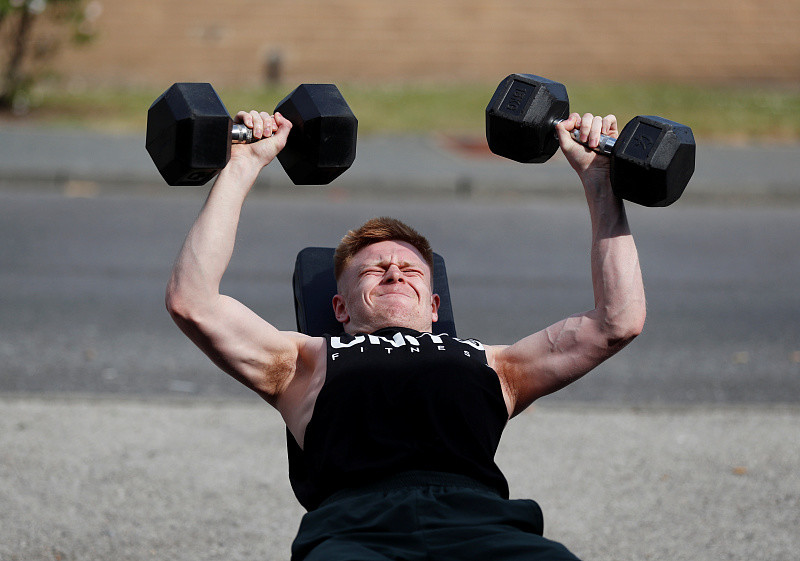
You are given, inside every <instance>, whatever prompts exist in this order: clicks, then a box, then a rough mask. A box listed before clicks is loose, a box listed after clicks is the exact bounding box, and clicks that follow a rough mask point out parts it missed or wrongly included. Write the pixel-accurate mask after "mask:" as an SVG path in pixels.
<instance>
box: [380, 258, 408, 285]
mask: <svg viewBox="0 0 800 561" xmlns="http://www.w3.org/2000/svg"><path fill="white" fill-rule="evenodd" d="M383 282H385V283H387V284H391V283H394V282H404V281H403V273H402V271H400V267H398V266H397V265H395V264H394V263H392V264H391V265H389V268H388V269H386V272H385V273H384V275H383Z"/></svg>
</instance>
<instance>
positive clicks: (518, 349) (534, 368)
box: [490, 312, 621, 416]
mask: <svg viewBox="0 0 800 561" xmlns="http://www.w3.org/2000/svg"><path fill="white" fill-rule="evenodd" d="M619 348H621V347H619ZM617 350H619V349H618V348H617V349H615V348H614V345H613V344H612V342H611V341H610V340H609V339H608V337H607V336H606V334H605V332H604V331H603V328H602V325H601V324H600V322H599V320H598V317H597V315H596V314H595V313H594V312H586V313H583V314H576V315H574V316H570V317H568V318H566V319H564V320H562V321H559V322H557V323H555V324H553V325H551V326H549V327H547V328H546V329H543V330H542V331H539V332H537V333H534V334H532V335H529V336H528V337H525V338H524V339H522V340H520V341H518V342H517V343H515V344H513V345H510V346H506V347H494V348H493V349H492V352H491V353H490V356H491V361H492V362H491V364H490V365H491V366H492V367H493V368H494V369H495V371H496V372H497V373H498V376H500V378H501V380H502V381H503V383H504V385H505V386H506V388H507V391H508V393H509V394H510V401H511V403H512V407H511V409H512V416H513V415H516V414H518V413H520V412H522V411H523V410H524V409H525V408H526V407H528V406H529V405H530V404H531V403H533V402H534V401H535V400H536V399H538V398H540V397H543V396H545V395H548V394H551V393H553V392H555V391H558V390H560V389H561V388H563V387H565V386H567V385H569V384H571V383H572V382H574V381H575V380H577V379H578V378H580V377H581V376H583V375H584V374H586V373H587V372H589V371H590V370H592V369H593V368H594V367H596V366H597V365H598V364H600V363H601V362H603V361H604V360H606V359H607V358H609V357H610V356H611V355H613V354H614V353H615V352H616V351H617Z"/></svg>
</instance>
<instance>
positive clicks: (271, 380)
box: [166, 114, 308, 405]
mask: <svg viewBox="0 0 800 561" xmlns="http://www.w3.org/2000/svg"><path fill="white" fill-rule="evenodd" d="M239 119H241V120H244V121H245V123H246V124H248V125H250V126H253V128H254V135H255V136H256V138H260V137H261V136H262V130H263V127H264V123H265V122H266V123H267V127H268V128H270V129H275V134H274V136H273V137H272V138H267V139H264V140H261V141H259V142H256V143H254V144H250V145H241V146H234V147H233V149H232V153H231V160H230V162H229V163H228V165H227V166H226V167H225V169H223V170H222V171H221V172H220V175H219V177H218V178H217V180H216V182H215V183H214V186H213V187H212V189H211V192H210V193H209V196H208V199H207V200H206V202H205V204H204V205H203V208H202V210H201V211H200V214H199V216H198V217H197V219H196V221H195V223H194V224H193V226H192V228H191V230H190V231H189V234H188V236H187V237H186V241H185V242H184V244H183V247H182V248H181V250H180V252H179V254H178V257H177V259H176V261H175V265H174V267H173V270H172V276H171V277H170V280H169V283H168V285H167V293H166V305H167V309H168V310H169V312H170V314H171V315H172V317H173V319H174V320H175V322H176V323H177V325H178V326H179V327H180V328H181V330H182V331H183V332H184V333H185V334H186V335H187V336H188V337H189V338H190V339H191V340H192V341H193V342H194V343H195V344H196V345H197V346H198V347H200V349H202V350H203V352H205V353H206V354H207V355H208V356H209V358H211V360H213V361H214V363H215V364H217V365H218V366H219V367H220V368H221V369H222V370H224V371H225V372H227V373H228V374H230V375H231V376H233V377H234V378H236V379H237V380H239V381H240V382H242V383H244V384H245V385H247V386H248V387H250V388H251V389H253V390H255V391H256V392H258V393H259V395H261V396H262V397H263V398H264V399H266V400H267V401H269V402H270V403H272V404H273V405H274V404H275V403H276V400H277V398H278V397H279V396H280V395H281V394H282V393H283V392H284V390H285V389H286V387H287V385H288V384H289V382H290V381H291V379H292V377H293V375H294V373H295V372H296V370H297V365H298V364H299V363H300V362H301V361H302V360H303V358H304V353H303V350H304V346H305V345H306V344H307V343H308V338H307V337H305V336H303V335H300V334H297V333H289V332H281V331H278V330H277V329H276V328H275V327H273V326H272V325H270V324H269V323H267V322H266V321H264V320H263V319H261V318H260V317H259V316H258V315H256V314H255V313H254V312H253V311H251V310H250V309H249V308H247V307H246V306H245V305H243V304H242V303H240V302H238V301H237V300H235V299H233V298H231V297H229V296H225V295H223V294H220V292H219V288H220V282H221V280H222V276H223V274H224V273H225V270H226V269H227V267H228V264H229V262H230V259H231V256H232V254H233V248H234V241H235V238H236V231H237V228H238V223H239V217H240V213H241V209H242V205H243V204H244V201H245V197H246V196H247V194H248V192H249V191H250V189H251V188H252V186H253V184H254V183H255V180H256V178H257V176H258V173H259V172H260V171H261V169H262V168H263V167H264V166H265V165H267V164H268V163H269V162H270V161H272V159H274V157H275V156H276V155H277V153H278V152H279V151H280V150H281V148H282V147H283V146H284V145H285V143H286V137H287V135H288V132H289V129H290V128H291V124H290V123H289V122H288V121H286V120H284V119H282V118H281V117H280V116H276V118H275V123H276V124H275V125H273V121H272V119H271V118H270V117H269V116H268V115H266V114H261V115H259V114H255V115H249V114H240V115H239ZM254 119H255V122H254ZM267 136H269V134H268V133H267Z"/></svg>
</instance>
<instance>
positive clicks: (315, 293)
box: [292, 247, 456, 337]
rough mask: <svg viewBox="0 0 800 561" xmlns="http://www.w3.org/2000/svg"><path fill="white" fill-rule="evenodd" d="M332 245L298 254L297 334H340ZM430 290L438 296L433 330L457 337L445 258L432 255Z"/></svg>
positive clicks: (313, 248) (311, 248)
mask: <svg viewBox="0 0 800 561" xmlns="http://www.w3.org/2000/svg"><path fill="white" fill-rule="evenodd" d="M334 251H335V250H334V248H332V247H307V248H305V249H303V250H301V251H300V253H298V254H297V260H296V261H295V265H294V277H293V279H292V285H293V288H294V311H295V318H296V319H297V330H298V331H299V332H300V333H305V334H306V335H311V336H313V337H321V336H322V335H323V334H325V333H327V334H328V335H339V334H340V333H342V332H343V331H344V330H343V329H342V324H341V323H339V322H338V321H337V320H336V316H334V314H333V304H332V300H333V297H334V296H335V295H336V279H335V278H334V276H333V254H334ZM433 292H434V293H435V294H438V295H439V298H440V301H441V303H440V305H439V321H437V322H436V323H434V324H433V333H435V334H442V333H447V334H448V335H450V336H452V337H455V336H456V325H455V321H454V320H453V308H452V306H451V304H450V289H449V288H448V285H447V270H446V269H445V266H444V259H443V258H442V256H441V255H439V254H438V253H434V254H433Z"/></svg>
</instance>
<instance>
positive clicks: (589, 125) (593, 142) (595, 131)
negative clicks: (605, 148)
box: [581, 113, 603, 148]
mask: <svg viewBox="0 0 800 561" xmlns="http://www.w3.org/2000/svg"><path fill="white" fill-rule="evenodd" d="M602 128H603V118H602V117H600V116H599V115H596V116H592V115H591V114H589V113H587V114H586V115H584V116H583V119H582V123H581V142H583V143H585V144H586V145H587V146H589V148H597V145H598V144H600V132H601V130H602ZM586 129H588V130H586ZM584 131H585V132H586V137H585V139H584Z"/></svg>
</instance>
